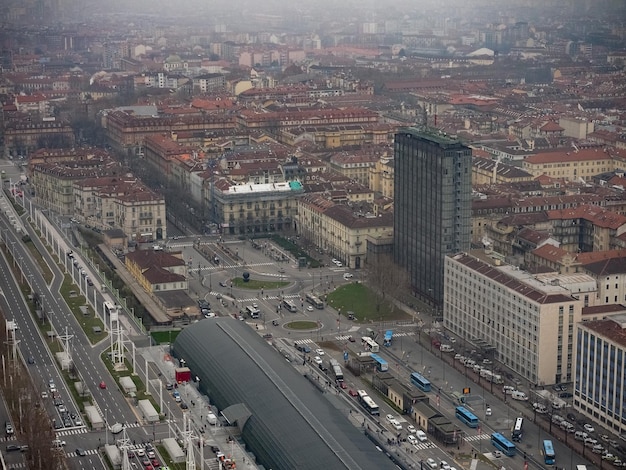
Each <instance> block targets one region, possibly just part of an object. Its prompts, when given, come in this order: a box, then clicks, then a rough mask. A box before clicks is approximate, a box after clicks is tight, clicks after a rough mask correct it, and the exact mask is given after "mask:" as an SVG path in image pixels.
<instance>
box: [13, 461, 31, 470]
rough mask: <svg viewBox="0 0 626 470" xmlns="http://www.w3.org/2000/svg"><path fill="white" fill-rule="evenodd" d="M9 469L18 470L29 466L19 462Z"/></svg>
mask: <svg viewBox="0 0 626 470" xmlns="http://www.w3.org/2000/svg"><path fill="white" fill-rule="evenodd" d="M9 468H12V469H15V470H17V469H19V468H28V465H27V464H26V463H25V462H18V463H12V464H11V467H9Z"/></svg>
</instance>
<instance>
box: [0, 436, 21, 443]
mask: <svg viewBox="0 0 626 470" xmlns="http://www.w3.org/2000/svg"><path fill="white" fill-rule="evenodd" d="M16 440H17V437H15V436H2V437H0V442H10V441H16Z"/></svg>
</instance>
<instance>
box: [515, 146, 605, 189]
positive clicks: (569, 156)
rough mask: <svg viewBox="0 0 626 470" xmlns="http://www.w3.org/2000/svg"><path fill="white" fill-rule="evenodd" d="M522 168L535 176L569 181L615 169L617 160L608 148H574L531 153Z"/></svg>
mask: <svg viewBox="0 0 626 470" xmlns="http://www.w3.org/2000/svg"><path fill="white" fill-rule="evenodd" d="M522 168H523V169H524V170H525V171H527V172H528V173H530V174H532V175H533V176H534V177H537V176H541V175H546V176H549V177H551V178H557V179H558V178H562V179H566V180H569V181H580V180H583V181H591V180H592V179H593V177H594V176H596V175H599V174H601V173H606V172H608V171H614V170H615V161H614V159H613V156H612V154H611V152H610V151H609V150H608V149H602V148H598V147H594V148H586V149H577V148H572V149H571V150H568V151H559V152H541V153H536V154H535V155H530V156H529V157H527V158H526V159H525V160H524V161H523V163H522Z"/></svg>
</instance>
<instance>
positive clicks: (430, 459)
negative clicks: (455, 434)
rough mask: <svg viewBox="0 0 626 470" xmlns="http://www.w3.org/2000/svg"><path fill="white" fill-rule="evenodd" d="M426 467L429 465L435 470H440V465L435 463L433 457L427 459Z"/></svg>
mask: <svg viewBox="0 0 626 470" xmlns="http://www.w3.org/2000/svg"><path fill="white" fill-rule="evenodd" d="M426 465H428V466H429V467H430V468H432V469H433V470H436V469H437V468H439V465H437V462H435V459H433V458H431V457H428V458H427V459H426Z"/></svg>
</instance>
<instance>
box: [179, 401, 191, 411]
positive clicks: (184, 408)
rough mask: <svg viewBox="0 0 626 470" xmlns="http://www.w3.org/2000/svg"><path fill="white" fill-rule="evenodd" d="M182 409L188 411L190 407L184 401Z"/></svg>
mask: <svg viewBox="0 0 626 470" xmlns="http://www.w3.org/2000/svg"><path fill="white" fill-rule="evenodd" d="M180 407H181V409H183V410H188V409H189V405H187V403H185V402H184V401H181V402H180Z"/></svg>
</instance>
